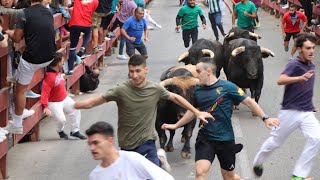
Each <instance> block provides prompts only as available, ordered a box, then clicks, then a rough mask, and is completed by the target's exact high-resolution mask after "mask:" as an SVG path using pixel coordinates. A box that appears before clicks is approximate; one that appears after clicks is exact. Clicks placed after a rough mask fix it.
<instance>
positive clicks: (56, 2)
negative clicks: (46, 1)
mask: <svg viewBox="0 0 320 180" xmlns="http://www.w3.org/2000/svg"><path fill="white" fill-rule="evenodd" d="M63 4H64V0H52V1H51V3H50V5H49V6H50V11H51V12H52V14H56V13H61V14H62V16H63V17H64V18H65V19H70V18H71V16H70V13H69V11H68V8H67V7H64V6H62V5H63Z"/></svg>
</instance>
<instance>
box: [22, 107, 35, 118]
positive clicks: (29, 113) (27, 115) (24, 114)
mask: <svg viewBox="0 0 320 180" xmlns="http://www.w3.org/2000/svg"><path fill="white" fill-rule="evenodd" d="M34 112H35V111H34V110H28V109H24V110H23V113H22V119H24V118H27V117H29V116H32V115H33V114H34Z"/></svg>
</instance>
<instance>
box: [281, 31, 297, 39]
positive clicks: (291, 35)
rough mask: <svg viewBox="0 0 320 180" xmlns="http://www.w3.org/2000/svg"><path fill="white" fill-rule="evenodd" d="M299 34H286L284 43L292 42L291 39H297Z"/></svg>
mask: <svg viewBox="0 0 320 180" xmlns="http://www.w3.org/2000/svg"><path fill="white" fill-rule="evenodd" d="M299 33H300V32H293V33H287V32H286V37H285V38H284V41H290V39H291V37H293V39H296V38H297V36H298V34H299Z"/></svg>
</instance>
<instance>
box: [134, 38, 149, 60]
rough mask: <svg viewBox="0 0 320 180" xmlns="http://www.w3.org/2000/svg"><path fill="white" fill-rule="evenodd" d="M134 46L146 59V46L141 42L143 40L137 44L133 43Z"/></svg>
mask: <svg viewBox="0 0 320 180" xmlns="http://www.w3.org/2000/svg"><path fill="white" fill-rule="evenodd" d="M135 48H136V49H137V50H138V51H139V53H140V54H141V55H143V56H144V57H145V58H146V59H148V52H147V47H146V45H145V44H144V43H143V41H142V42H141V43H140V44H139V45H135Z"/></svg>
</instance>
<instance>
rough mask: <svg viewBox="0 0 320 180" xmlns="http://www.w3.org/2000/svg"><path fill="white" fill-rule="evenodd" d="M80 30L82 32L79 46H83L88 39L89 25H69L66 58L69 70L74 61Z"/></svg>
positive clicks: (89, 33) (71, 68)
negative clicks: (68, 50) (68, 48)
mask: <svg viewBox="0 0 320 180" xmlns="http://www.w3.org/2000/svg"><path fill="white" fill-rule="evenodd" d="M81 32H82V33H84V36H83V41H82V46H81V47H84V48H85V47H86V46H87V44H88V42H89V39H90V35H91V27H84V26H71V27H70V52H69V60H68V69H69V71H71V70H73V66H74V62H75V61H76V48H77V45H78V42H79V37H80V33H81Z"/></svg>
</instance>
